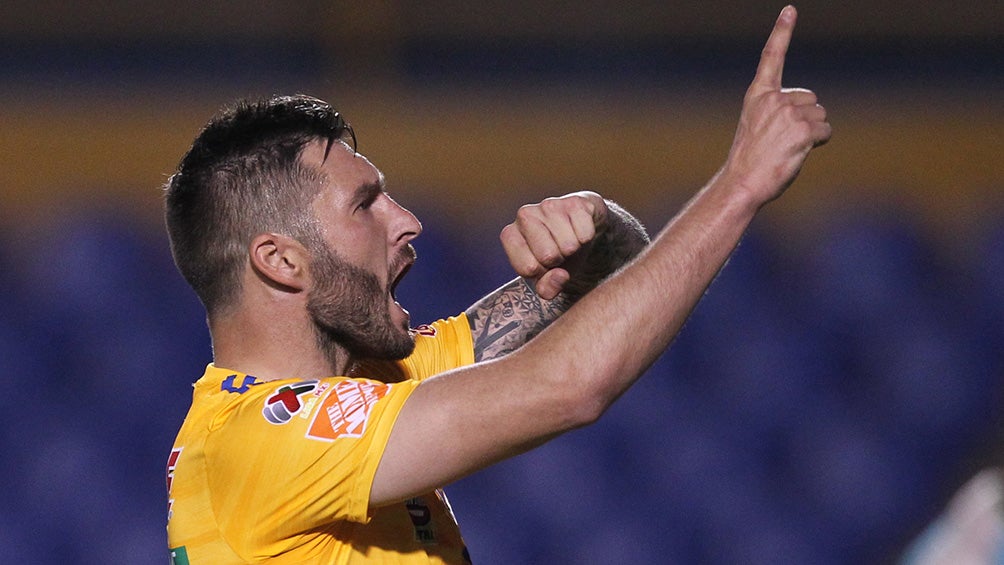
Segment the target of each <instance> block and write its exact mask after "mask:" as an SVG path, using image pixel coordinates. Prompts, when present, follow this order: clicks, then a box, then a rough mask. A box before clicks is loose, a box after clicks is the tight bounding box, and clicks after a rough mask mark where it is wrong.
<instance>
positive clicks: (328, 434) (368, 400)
mask: <svg viewBox="0 0 1004 565" xmlns="http://www.w3.org/2000/svg"><path fill="white" fill-rule="evenodd" d="M390 388H391V385H389V384H385V383H381V382H377V381H370V380H364V379H346V380H343V381H339V382H338V383H337V384H335V386H334V387H333V388H332V390H331V392H330V393H329V394H328V396H327V398H325V399H324V402H322V403H321V406H320V408H319V409H318V410H317V413H316V414H314V420H313V421H312V422H311V423H310V428H309V429H308V430H307V437H308V438H311V439H319V440H322V441H334V440H336V439H339V438H355V437H361V436H362V435H363V433H364V432H365V431H366V423H367V422H368V421H369V417H370V412H371V411H372V409H373V406H374V405H375V404H376V403H377V401H378V400H380V399H381V398H383V397H384V396H385V395H386V394H387V392H388V391H390Z"/></svg>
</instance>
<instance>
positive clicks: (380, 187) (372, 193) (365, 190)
mask: <svg viewBox="0 0 1004 565" xmlns="http://www.w3.org/2000/svg"><path fill="white" fill-rule="evenodd" d="M386 186H387V185H386V183H385V182H384V180H383V177H380V180H379V181H376V182H366V183H363V184H361V185H359V186H357V187H356V189H355V191H354V192H353V194H352V201H353V202H365V201H366V200H369V199H370V198H376V197H377V196H379V195H380V193H382V192H384V190H385V189H386Z"/></svg>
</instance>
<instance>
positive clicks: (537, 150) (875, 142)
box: [0, 87, 1004, 221]
mask: <svg viewBox="0 0 1004 565" xmlns="http://www.w3.org/2000/svg"><path fill="white" fill-rule="evenodd" d="M381 93H382V95H381ZM319 95H320V96H322V97H326V98H328V99H329V100H331V101H332V102H334V103H335V104H336V105H338V106H339V108H340V109H341V110H342V111H343V113H344V114H346V115H347V116H348V117H349V119H350V121H351V122H352V123H353V125H354V126H355V127H356V131H357V133H358V136H359V144H360V151H361V152H362V153H364V154H366V155H367V156H369V157H370V158H371V159H372V160H373V161H374V162H375V163H376V164H377V166H378V167H381V168H382V169H383V170H384V172H385V173H387V175H388V181H389V183H390V187H391V190H392V191H393V192H395V194H396V195H398V196H399V197H400V198H401V199H402V200H403V201H404V202H405V203H406V204H414V203H416V202H418V201H419V200H421V201H422V202H425V203H426V204H428V202H429V201H432V202H435V203H436V204H435V205H436V206H440V205H441V206H442V207H445V208H446V210H447V211H455V212H456V213H458V214H459V213H461V212H462V211H463V210H467V209H468V207H469V206H478V205H485V206H490V207H491V208H492V209H497V208H498V207H499V202H500V200H501V201H502V203H503V204H504V205H506V206H508V205H510V204H511V205H515V204H517V203H519V202H522V201H524V200H530V199H537V198H539V197H542V196H546V195H549V194H555V193H558V192H564V191H568V190H577V189H582V188H590V189H595V190H597V191H599V192H601V193H604V194H609V195H611V196H612V197H614V198H616V199H618V200H621V201H623V202H624V203H625V204H626V205H629V206H632V207H651V206H657V207H659V208H660V209H665V208H666V207H667V206H668V205H670V204H679V203H680V202H682V200H683V199H684V198H685V197H686V196H687V195H689V194H690V193H692V191H693V190H694V189H695V188H696V187H698V186H700V185H701V184H703V183H704V182H705V181H706V180H707V179H708V178H709V177H710V176H711V175H712V174H713V173H714V172H715V170H716V168H717V167H718V166H719V165H720V163H721V162H722V160H723V159H724V156H725V155H726V153H727V151H728V147H729V143H730V141H731V136H732V132H733V128H734V124H735V120H736V118H737V116H738V111H739V97H740V95H741V93H740V94H739V95H737V96H735V97H733V98H730V99H728V100H725V99H724V98H723V99H707V100H700V99H696V98H687V97H685V96H683V95H681V94H679V93H672V92H656V93H638V92H630V91H625V92H617V93H597V92H589V91H576V90H567V91H560V92H558V91H555V92H543V93H540V92H537V93H529V92H519V91H516V92H512V93H509V92H500V91H471V92H464V93H444V92H433V91H423V92H414V91H409V92H407V93H404V92H398V91H394V90H393V89H389V88H380V87H374V88H372V89H366V90H365V92H363V91H359V92H347V93H342V94H341V95H340V96H336V95H330V94H326V93H320V94H319ZM378 96H379V97H378ZM821 96H822V101H823V103H824V104H825V105H826V106H827V108H828V110H829V114H830V120H831V123H832V124H833V127H834V136H833V140H832V141H831V143H830V144H829V145H828V146H826V147H824V148H822V149H820V150H819V151H817V152H816V153H815V154H814V155H812V156H811V158H810V160H809V162H808V164H807V165H806V167H805V170H804V171H803V175H802V178H801V179H800V181H799V183H798V187H797V189H796V190H793V191H792V193H793V194H790V195H788V196H786V197H785V199H784V202H785V203H784V204H783V209H785V210H788V211H792V212H795V213H799V212H800V211H801V210H805V209H811V207H812V206H814V205H815V204H816V203H818V202H819V201H821V200H827V199H840V198H843V197H845V196H846V195H848V194H853V193H860V194H862V195H864V197H865V198H869V197H873V196H874V197H876V198H894V199H897V200H900V201H903V202H906V203H911V204H915V205H918V206H920V207H921V208H923V209H924V210H926V211H927V213H930V214H935V215H936V214H941V213H949V214H960V213H962V211H960V209H959V207H960V206H963V207H971V206H978V207H983V206H985V205H986V204H987V202H988V201H990V200H994V199H997V198H998V197H997V193H998V192H1000V191H1001V189H1002V188H1004V186H1002V184H1004V158H1002V157H1001V156H1002V155H1004V135H1002V133H1001V132H1002V131H1004V111H1002V110H1004V108H1002V106H1004V102H1002V100H1001V98H1004V97H999V98H998V100H996V101H994V102H989V101H988V100H977V99H971V98H966V97H965V96H963V95H960V94H958V93H956V94H942V95H931V94H930V93H928V94H927V95H925V96H924V97H921V96H920V95H919V94H918V93H917V92H916V91H909V92H899V93H897V92H886V93H881V94H868V95H867V96H865V95H862V94H860V93H854V92H849V93H821ZM26 99H27V98H26V97H25V96H19V97H18V100H19V101H23V100H26ZM226 101H227V100H226V99H222V98H221V99H212V100H209V99H208V96H207V99H199V100H192V101H189V103H188V104H185V105H182V104H179V103H178V102H177V101H173V102H167V103H158V102H156V101H150V100H146V99H144V100H139V99H137V100H136V102H135V103H134V104H131V105H128V106H127V107H125V108H122V107H111V106H109V105H104V104H103V103H102V102H101V101H100V100H98V99H94V100H81V99H79V98H78V99H73V100H72V101H71V100H66V101H62V102H56V101H49V102H34V103H19V102H18V101H8V102H6V103H4V104H3V105H2V109H0V120H2V123H3V124H4V135H3V136H0V179H2V181H0V185H2V193H0V208H2V210H4V211H7V212H8V214H5V215H6V216H10V218H9V221H17V220H16V217H18V216H20V214H18V213H17V212H20V211H24V212H27V214H26V216H27V217H30V216H31V212H32V211H34V210H37V209H38V208H39V207H49V206H52V205H54V204H58V203H60V202H66V201H70V202H75V201H78V200H79V199H81V198H84V199H87V200H93V201H101V200H103V199H110V200H113V201H117V202H123V203H125V204H126V205H128V206H135V207H136V209H137V210H141V211H151V210H152V211H153V213H154V215H157V216H159V213H160V203H159V198H160V191H159V187H160V186H161V185H162V184H163V182H164V181H165V180H166V178H167V176H168V175H169V174H170V173H171V171H172V170H173V168H174V166H175V165H176V163H177V161H178V160H179V159H180V157H181V156H182V154H183V153H184V152H185V150H186V149H187V147H188V145H189V143H190V142H191V139H192V138H193V137H194V135H195V134H196V133H197V132H198V130H199V128H200V127H201V125H202V124H203V123H204V121H205V120H206V119H208V117H209V116H210V115H211V114H212V112H213V111H214V110H215V108H217V107H218V106H219V105H220V104H222V103H224V102H226ZM506 211H511V209H510V208H505V209H504V210H500V212H506ZM10 212H15V213H10Z"/></svg>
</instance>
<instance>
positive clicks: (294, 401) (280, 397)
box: [261, 381, 317, 425]
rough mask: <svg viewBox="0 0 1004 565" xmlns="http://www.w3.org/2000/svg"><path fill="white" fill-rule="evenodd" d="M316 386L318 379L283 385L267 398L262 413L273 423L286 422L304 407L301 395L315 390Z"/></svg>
mask: <svg viewBox="0 0 1004 565" xmlns="http://www.w3.org/2000/svg"><path fill="white" fill-rule="evenodd" d="M315 388H317V381H300V382H298V383H293V384H291V385H283V386H281V387H279V388H278V389H277V390H276V391H275V392H274V393H272V395H271V396H269V397H268V398H267V399H265V407H264V408H262V409H261V413H262V415H263V416H265V419H266V420H268V421H269V423H271V424H276V425H281V424H285V423H286V422H288V421H290V420H292V419H293V416H295V415H296V413H297V412H299V411H300V409H301V408H303V402H301V401H300V397H301V396H303V395H304V394H307V393H310V392H313V391H314V389H315Z"/></svg>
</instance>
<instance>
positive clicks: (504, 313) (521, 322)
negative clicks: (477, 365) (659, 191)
mask: <svg viewBox="0 0 1004 565" xmlns="http://www.w3.org/2000/svg"><path fill="white" fill-rule="evenodd" d="M607 207H608V209H609V211H610V216H609V218H610V219H609V222H608V225H607V229H606V230H605V231H604V232H603V233H601V234H599V235H598V236H597V238H596V240H595V241H594V242H593V244H592V246H591V247H590V249H589V252H588V253H589V254H588V256H587V257H586V260H585V261H584V263H583V265H582V268H581V269H579V270H578V272H576V273H573V276H572V279H571V280H570V281H569V282H568V283H567V284H566V285H565V288H564V289H563V291H562V292H561V293H560V294H559V295H558V296H557V297H555V298H554V299H553V300H543V299H541V298H540V297H539V296H537V293H536V292H535V291H534V290H533V288H532V285H531V284H530V283H529V282H527V281H526V280H524V279H522V278H517V279H514V280H512V281H510V282H509V283H508V284H506V285H505V286H503V287H501V288H499V289H498V290H496V291H495V292H493V293H491V294H489V295H488V296H486V297H484V298H482V299H481V300H479V301H478V302H476V303H474V304H473V305H472V306H471V307H470V308H469V309H468V310H467V320H468V322H469V323H470V326H471V333H472V335H473V337H474V359H475V360H476V361H486V360H489V359H495V358H497V357H501V356H503V355H505V354H507V353H510V352H512V351H515V350H516V349H518V348H519V347H520V346H522V345H523V344H524V343H526V342H527V341H529V340H530V339H532V338H533V337H534V336H536V335H537V334H539V333H540V332H541V331H543V330H544V328H546V327H547V326H548V325H549V324H550V323H551V322H553V321H554V320H555V319H557V318H558V316H560V315H561V314H562V313H563V312H565V311H566V310H568V309H569V308H570V307H571V306H572V304H574V303H575V302H576V301H577V300H578V299H579V298H581V297H582V296H583V295H585V294H586V293H587V292H589V291H590V290H592V289H593V288H595V287H596V285H598V284H599V283H600V282H601V281H602V280H603V279H604V278H606V277H607V276H609V275H610V274H612V273H613V272H614V271H616V270H617V269H619V268H620V267H621V266H623V265H624V264H625V263H627V262H628V261H629V260H631V258H633V257H634V256H635V255H637V254H638V253H639V252H640V251H641V250H642V249H643V248H644V247H645V245H647V244H648V241H649V238H648V234H647V233H646V232H645V228H644V227H642V225H641V223H640V222H639V221H638V220H637V219H636V218H635V217H634V216H632V215H631V214H629V213H628V212H627V211H626V210H624V209H623V208H621V207H620V206H618V205H617V204H615V203H613V202H610V201H607Z"/></svg>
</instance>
